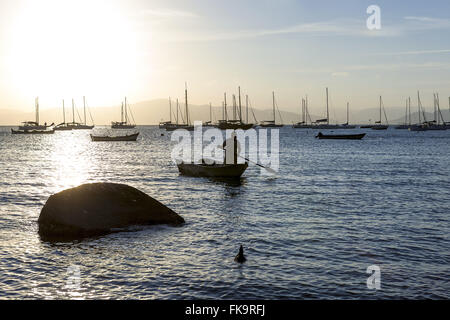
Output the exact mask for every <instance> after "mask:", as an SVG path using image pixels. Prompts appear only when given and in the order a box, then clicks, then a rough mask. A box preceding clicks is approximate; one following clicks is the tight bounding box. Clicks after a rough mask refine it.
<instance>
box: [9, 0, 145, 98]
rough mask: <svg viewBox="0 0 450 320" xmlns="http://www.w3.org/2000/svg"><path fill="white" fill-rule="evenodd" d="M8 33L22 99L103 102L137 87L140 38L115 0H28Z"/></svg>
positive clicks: (12, 70) (11, 67)
mask: <svg viewBox="0 0 450 320" xmlns="http://www.w3.org/2000/svg"><path fill="white" fill-rule="evenodd" d="M9 32H10V33H11V34H10V39H12V40H11V42H12V43H11V44H10V46H9V48H8V50H9V52H8V54H7V56H8V66H9V72H10V79H11V81H12V85H13V86H14V88H15V90H17V91H18V92H19V93H20V94H21V95H22V96H29V95H33V96H37V95H47V96H57V97H59V96H71V95H72V96H73V95H89V96H91V97H92V96H94V97H97V98H99V97H102V96H108V95H111V93H119V92H120V95H122V94H123V93H126V91H128V90H129V88H130V87H132V86H133V84H134V83H133V79H134V78H135V76H134V75H135V72H136V67H135V64H136V56H137V52H136V51H137V50H136V38H135V36H134V33H133V30H132V25H131V24H130V23H129V22H128V20H127V17H126V15H123V14H121V11H120V8H119V7H117V6H115V5H113V4H111V2H110V1H85V0H81V1H80V0H73V1H58V0H40V1H29V2H27V3H25V4H23V5H22V9H21V10H20V11H19V13H18V14H17V16H16V17H14V23H13V26H12V27H11V29H10V31H9Z"/></svg>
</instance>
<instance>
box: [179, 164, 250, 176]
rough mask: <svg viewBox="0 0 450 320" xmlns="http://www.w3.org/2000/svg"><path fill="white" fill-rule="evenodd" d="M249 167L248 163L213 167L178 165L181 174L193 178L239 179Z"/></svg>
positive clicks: (214, 165) (205, 165) (215, 165)
mask: <svg viewBox="0 0 450 320" xmlns="http://www.w3.org/2000/svg"><path fill="white" fill-rule="evenodd" d="M247 167H248V163H242V164H213V165H207V164H193V163H180V164H178V170H179V171H180V173H181V174H182V175H186V176H191V177H215V178H239V177H240V176H242V174H243V173H244V171H245V170H246V169H247Z"/></svg>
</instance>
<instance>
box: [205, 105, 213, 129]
mask: <svg viewBox="0 0 450 320" xmlns="http://www.w3.org/2000/svg"><path fill="white" fill-rule="evenodd" d="M203 125H204V126H205V127H214V125H213V123H212V105H211V102H210V103H209V121H206V122H205V123H204V124H203Z"/></svg>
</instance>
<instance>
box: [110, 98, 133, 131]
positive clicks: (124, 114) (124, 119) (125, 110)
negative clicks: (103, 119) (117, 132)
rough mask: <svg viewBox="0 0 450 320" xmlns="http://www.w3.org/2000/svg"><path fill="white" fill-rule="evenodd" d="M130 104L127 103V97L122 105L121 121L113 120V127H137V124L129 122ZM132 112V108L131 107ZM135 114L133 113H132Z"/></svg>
mask: <svg viewBox="0 0 450 320" xmlns="http://www.w3.org/2000/svg"><path fill="white" fill-rule="evenodd" d="M128 109H129V107H128V105H127V97H125V103H123V102H122V106H121V109H120V111H121V116H120V122H118V121H116V122H111V128H112V129H133V128H135V127H136V125H135V124H132V123H129V122H128ZM130 113H131V109H130ZM131 116H133V115H131Z"/></svg>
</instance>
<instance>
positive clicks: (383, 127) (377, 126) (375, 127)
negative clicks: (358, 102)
mask: <svg viewBox="0 0 450 320" xmlns="http://www.w3.org/2000/svg"><path fill="white" fill-rule="evenodd" d="M388 127H389V126H384V125H376V126H373V127H372V128H371V129H372V130H387V128H388Z"/></svg>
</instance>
